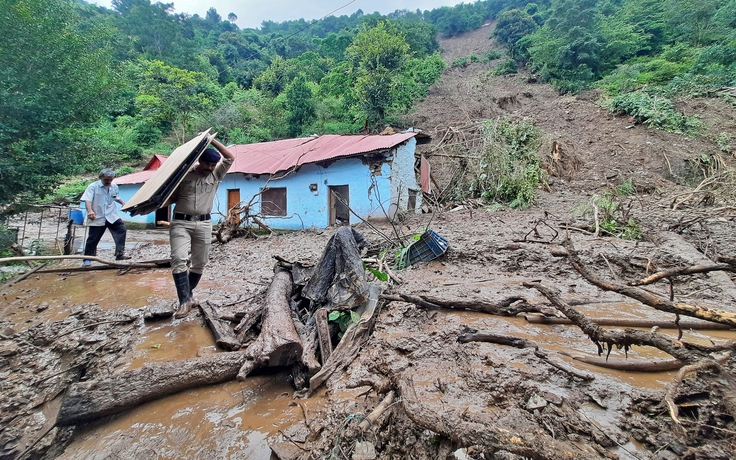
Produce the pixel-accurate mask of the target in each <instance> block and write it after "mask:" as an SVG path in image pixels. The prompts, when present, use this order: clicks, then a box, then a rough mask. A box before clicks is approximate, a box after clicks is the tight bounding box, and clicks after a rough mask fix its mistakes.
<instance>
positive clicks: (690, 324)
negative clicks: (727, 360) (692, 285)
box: [524, 315, 731, 330]
mask: <svg viewBox="0 0 736 460" xmlns="http://www.w3.org/2000/svg"><path fill="white" fill-rule="evenodd" d="M524 319H526V320H527V322H530V323H535V324H572V321H570V320H569V319H567V318H558V317H549V316H540V315H524ZM591 321H593V322H594V323H596V324H597V325H599V326H616V327H647V328H652V327H658V328H660V329H694V330H728V329H731V327H730V326H728V325H726V324H718V323H712V322H710V321H698V320H687V319H685V320H680V321H675V320H669V321H668V320H656V319H646V318H591Z"/></svg>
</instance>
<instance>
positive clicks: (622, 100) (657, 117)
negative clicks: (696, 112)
mask: <svg viewBox="0 0 736 460" xmlns="http://www.w3.org/2000/svg"><path fill="white" fill-rule="evenodd" d="M608 108H609V110H610V111H611V112H614V113H626V114H628V115H630V116H631V117H633V118H634V120H636V121H637V122H638V123H643V124H645V125H648V126H652V127H654V128H660V129H663V130H665V131H669V132H674V133H680V134H686V135H694V134H697V133H698V132H699V131H700V130H701V129H702V127H703V123H702V122H701V121H700V120H699V119H698V118H697V117H695V116H689V117H688V116H685V115H683V114H681V113H679V112H677V111H676V110H675V107H674V104H673V103H672V101H671V100H669V99H667V98H664V97H661V96H652V95H649V94H648V93H646V92H644V91H634V92H632V93H626V94H621V95H619V96H616V97H615V98H613V99H612V100H611V101H610V102H609V103H608Z"/></svg>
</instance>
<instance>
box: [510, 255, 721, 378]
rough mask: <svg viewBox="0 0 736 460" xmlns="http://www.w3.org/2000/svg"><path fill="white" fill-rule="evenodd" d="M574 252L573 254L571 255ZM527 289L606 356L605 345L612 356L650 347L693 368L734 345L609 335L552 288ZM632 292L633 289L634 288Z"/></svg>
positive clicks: (620, 333)
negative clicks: (622, 349)
mask: <svg viewBox="0 0 736 460" xmlns="http://www.w3.org/2000/svg"><path fill="white" fill-rule="evenodd" d="M568 252H572V251H568ZM522 284H523V285H524V286H525V287H528V288H533V289H536V290H537V291H539V292H540V293H542V294H543V295H544V296H545V297H547V299H549V301H550V302H552V304H553V305H554V306H555V307H557V309H558V310H560V311H561V312H562V313H563V314H564V315H565V316H567V317H568V318H569V319H570V320H571V321H572V322H573V323H574V324H575V325H576V326H578V327H579V328H580V329H581V330H582V331H583V332H584V333H585V334H586V335H587V336H588V337H590V339H591V340H592V341H593V343H595V344H596V346H597V347H598V354H599V355H600V354H601V353H603V349H604V347H605V345H607V346H608V353H609V354H610V353H611V350H612V349H613V346H614V345H617V346H621V347H625V348H628V347H630V346H631V345H649V346H652V347H655V348H658V349H660V350H662V351H664V352H665V353H668V354H670V355H672V356H673V357H675V358H677V359H679V360H680V361H682V362H683V363H685V364H691V363H695V362H698V361H701V360H703V359H706V358H708V357H709V354H710V353H713V352H716V351H725V350H730V349H732V348H733V347H734V345H733V344H727V345H724V346H715V345H714V346H712V347H703V346H697V345H694V344H688V343H684V342H680V341H679V340H673V339H670V338H668V337H666V336H664V335H662V334H657V333H656V332H644V331H637V330H633V329H626V330H624V331H606V330H604V329H603V328H602V327H600V326H599V325H598V324H596V323H594V322H593V321H591V320H590V319H588V318H586V317H585V316H584V315H583V314H581V313H580V312H578V311H577V310H575V309H574V308H572V307H571V306H569V305H567V304H566V303H565V302H564V301H563V300H562V299H561V298H560V293H559V291H558V290H556V289H552V288H549V287H547V286H544V285H542V284H541V283H539V282H525V283H522ZM632 289H633V288H632Z"/></svg>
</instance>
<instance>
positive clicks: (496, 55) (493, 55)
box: [483, 49, 506, 61]
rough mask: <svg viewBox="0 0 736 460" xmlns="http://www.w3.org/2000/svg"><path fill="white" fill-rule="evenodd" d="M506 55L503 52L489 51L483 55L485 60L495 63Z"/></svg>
mask: <svg viewBox="0 0 736 460" xmlns="http://www.w3.org/2000/svg"><path fill="white" fill-rule="evenodd" d="M505 55H506V53H504V52H503V51H501V50H496V49H489V50H488V51H486V54H484V55H483V60H485V61H495V60H496V59H501V58H502V57H504V56H505Z"/></svg>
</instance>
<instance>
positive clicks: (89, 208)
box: [84, 200, 97, 220]
mask: <svg viewBox="0 0 736 460" xmlns="http://www.w3.org/2000/svg"><path fill="white" fill-rule="evenodd" d="M84 207H85V208H87V218H88V219H89V220H95V219H97V214H96V213H95V212H94V211H93V210H92V201H91V200H87V201H85V202H84Z"/></svg>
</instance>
